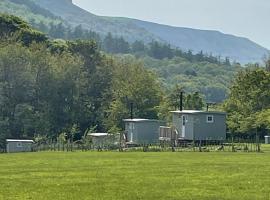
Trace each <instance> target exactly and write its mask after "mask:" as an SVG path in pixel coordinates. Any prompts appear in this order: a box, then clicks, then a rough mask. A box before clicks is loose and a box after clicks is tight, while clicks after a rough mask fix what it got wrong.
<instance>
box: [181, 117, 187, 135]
mask: <svg viewBox="0 0 270 200" xmlns="http://www.w3.org/2000/svg"><path fill="white" fill-rule="evenodd" d="M186 121H187V116H186V115H183V116H182V137H183V138H184V137H185V136H186Z"/></svg>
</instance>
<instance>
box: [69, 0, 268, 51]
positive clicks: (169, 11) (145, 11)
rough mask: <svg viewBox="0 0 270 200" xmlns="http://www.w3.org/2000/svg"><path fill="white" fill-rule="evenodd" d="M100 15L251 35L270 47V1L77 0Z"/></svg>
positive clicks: (254, 39) (258, 41)
mask: <svg viewBox="0 0 270 200" xmlns="http://www.w3.org/2000/svg"><path fill="white" fill-rule="evenodd" d="M73 3H75V4H76V5H78V6H80V7H82V8H83V9H85V10H88V11H90V12H92V13H94V14H97V15H103V16H118V17H130V18H136V19H141V20H146V21H151V22H157V23H161V24H167V25H173V26H180V27H190V28H198V29H207V30H219V31H221V32H223V33H228V34H234V35H237V36H242V37H247V38H249V39H251V40H253V41H255V42H257V43H258V44H260V45H262V46H264V47H266V48H268V49H270V26H269V23H270V22H269V21H270V0H73Z"/></svg>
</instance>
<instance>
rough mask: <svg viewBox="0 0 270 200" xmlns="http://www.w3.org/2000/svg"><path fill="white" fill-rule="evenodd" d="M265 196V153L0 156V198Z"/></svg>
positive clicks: (268, 190)
mask: <svg viewBox="0 0 270 200" xmlns="http://www.w3.org/2000/svg"><path fill="white" fill-rule="evenodd" d="M269 198H270V153H227V152H226V153H222V152H218V153H213V152H211V153H199V152H197V153H196V152H178V153H171V152H167V153H149V152H148V153H142V152H138V153H131V152H128V153H127V152H126V153H119V152H69V153H66V152H42V153H18V154H2V155H0V199H4V200H6V199H7V200H9V199H20V200H21V199H33V200H39V199H50V200H54V199H57V200H58V199H97V200H99V199H106V200H107V199H109V200H110V199H113V200H121V199H125V200H130V199H132V200H133V199H134V200H135V199H136V200H137V199H145V200H152V199H154V200H157V199H168V200H179V199H180V200H182V199H183V200H185V199H188V200H189V199H198V200H206V199H209V200H222V199H236V200H249V199H250V200H256V199H262V200H265V199H269Z"/></svg>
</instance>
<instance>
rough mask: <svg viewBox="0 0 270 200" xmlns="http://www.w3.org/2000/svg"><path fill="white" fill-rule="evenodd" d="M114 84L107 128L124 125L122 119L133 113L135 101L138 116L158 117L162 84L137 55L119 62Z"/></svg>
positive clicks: (135, 113) (114, 74)
mask: <svg viewBox="0 0 270 200" xmlns="http://www.w3.org/2000/svg"><path fill="white" fill-rule="evenodd" d="M146 86H147V87H146ZM111 87H112V88H111V90H112V92H113V93H112V98H111V99H112V102H111V104H110V106H109V108H108V110H107V119H106V120H105V123H106V127H107V129H112V128H114V129H115V127H114V126H116V127H118V128H123V127H122V120H123V119H125V118H129V116H130V115H129V107H130V102H133V104H134V117H139V118H150V119H157V118H158V106H159V104H160V101H161V89H160V84H159V83H158V82H157V79H156V77H155V75H154V74H152V73H151V72H149V71H147V70H146V69H144V67H143V65H142V63H139V62H137V61H135V60H134V59H133V58H125V59H124V60H120V61H116V64H115V70H114V73H113V80H112V86H111Z"/></svg>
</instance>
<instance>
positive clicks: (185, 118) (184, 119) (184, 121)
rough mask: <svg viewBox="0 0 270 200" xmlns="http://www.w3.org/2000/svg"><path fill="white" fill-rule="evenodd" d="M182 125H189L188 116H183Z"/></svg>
mask: <svg viewBox="0 0 270 200" xmlns="http://www.w3.org/2000/svg"><path fill="white" fill-rule="evenodd" d="M182 123H183V126H185V125H186V123H187V116H186V115H183V116H182Z"/></svg>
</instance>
